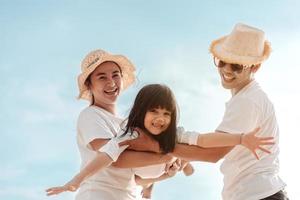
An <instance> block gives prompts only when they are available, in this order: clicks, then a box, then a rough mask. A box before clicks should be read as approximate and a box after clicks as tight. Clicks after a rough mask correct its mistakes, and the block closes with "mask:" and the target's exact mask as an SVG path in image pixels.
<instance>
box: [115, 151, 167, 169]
mask: <svg viewBox="0 0 300 200" xmlns="http://www.w3.org/2000/svg"><path fill="white" fill-rule="evenodd" d="M172 158H173V157H172V156H171V155H167V154H165V155H163V154H158V153H150V152H139V151H130V150H126V151H124V152H123V153H122V154H121V155H120V156H119V158H118V160H117V161H116V162H114V163H113V164H112V165H113V166H114V167H118V168H135V167H144V166H148V165H156V164H162V163H167V162H170V161H171V160H172Z"/></svg>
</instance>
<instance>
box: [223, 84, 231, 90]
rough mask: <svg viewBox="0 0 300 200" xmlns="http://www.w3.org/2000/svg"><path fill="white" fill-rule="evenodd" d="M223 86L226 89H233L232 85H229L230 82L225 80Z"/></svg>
mask: <svg viewBox="0 0 300 200" xmlns="http://www.w3.org/2000/svg"><path fill="white" fill-rule="evenodd" d="M222 86H223V88H225V89H229V90H230V89H232V86H230V85H228V84H226V83H224V82H222Z"/></svg>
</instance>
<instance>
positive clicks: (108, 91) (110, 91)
mask: <svg viewBox="0 0 300 200" xmlns="http://www.w3.org/2000/svg"><path fill="white" fill-rule="evenodd" d="M117 90H118V89H117V88H115V89H113V90H105V92H106V93H112V92H117Z"/></svg>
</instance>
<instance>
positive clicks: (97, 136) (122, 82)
mask: <svg viewBox="0 0 300 200" xmlns="http://www.w3.org/2000/svg"><path fill="white" fill-rule="evenodd" d="M81 70H82V73H81V74H80V75H79V76H78V87H79V91H80V94H79V98H80V99H86V100H88V101H90V106H88V107H87V108H85V109H84V110H83V111H82V112H81V113H80V115H79V118H78V122H77V123H78V124H77V132H78V133H77V143H78V147H79V151H80V155H81V160H82V163H81V168H83V167H84V166H86V165H87V163H89V162H90V161H91V160H92V159H93V158H94V157H95V155H96V153H97V152H96V151H97V150H99V149H100V148H101V147H102V146H103V145H104V144H106V142H107V141H108V140H109V139H110V138H113V137H115V136H117V134H118V133H120V123H121V122H122V121H123V119H121V118H120V117H118V116H117V114H116V101H117V98H118V96H119V95H120V92H121V91H123V90H125V89H126V88H128V87H129V86H130V85H131V84H132V83H133V82H134V80H135V73H134V72H135V67H134V66H133V64H132V63H131V62H130V61H129V60H128V59H127V58H126V57H124V56H121V55H112V54H109V53H107V52H105V51H103V50H95V51H92V52H90V53H89V54H88V55H87V56H86V57H85V59H84V60H83V62H82V65H81ZM137 158H138V161H136V160H137ZM170 159H171V157H170V156H167V155H165V156H162V155H158V154H152V153H146V152H128V153H127V155H126V160H127V162H128V165H127V166H128V167H140V166H146V165H151V164H159V163H164V162H167V161H169V160H170ZM119 166H120V167H122V166H123V165H122V164H120V165H119ZM135 193H136V184H135V181H134V175H133V171H132V170H131V168H116V167H114V166H108V167H106V168H105V169H103V170H102V171H100V172H98V173H96V174H95V175H93V176H92V177H90V178H89V179H87V180H85V181H84V182H83V183H82V184H81V188H80V190H79V191H78V193H77V196H76V199H77V200H93V199H95V200H96V199H97V200H99V199H103V200H117V199H118V200H120V199H122V200H123V199H124V200H127V199H136V194H135Z"/></svg>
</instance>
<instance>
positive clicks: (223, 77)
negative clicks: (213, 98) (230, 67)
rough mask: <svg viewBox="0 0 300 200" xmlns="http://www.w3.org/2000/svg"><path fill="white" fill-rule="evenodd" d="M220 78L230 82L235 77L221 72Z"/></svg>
mask: <svg viewBox="0 0 300 200" xmlns="http://www.w3.org/2000/svg"><path fill="white" fill-rule="evenodd" d="M222 79H223V80H224V81H225V82H228V83H229V82H232V81H233V80H234V79H235V77H234V76H228V75H225V74H222Z"/></svg>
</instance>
